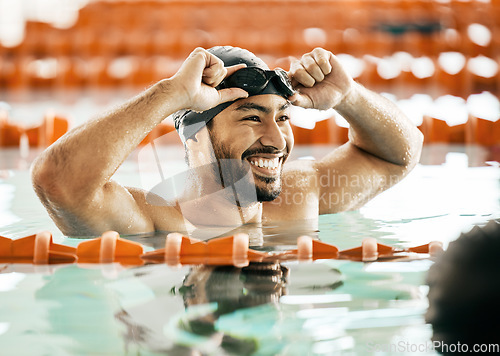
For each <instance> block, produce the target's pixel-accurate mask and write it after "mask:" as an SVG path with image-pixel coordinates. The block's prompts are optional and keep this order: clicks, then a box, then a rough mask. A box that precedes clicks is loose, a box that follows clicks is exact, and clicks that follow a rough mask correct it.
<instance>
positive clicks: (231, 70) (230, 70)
mask: <svg viewBox="0 0 500 356" xmlns="http://www.w3.org/2000/svg"><path fill="white" fill-rule="evenodd" d="M246 66H247V65H246V64H245V63H240V64H236V65H234V66H230V67H226V70H227V74H226V78H227V77H229V76H230V75H231V74H233V73H234V72H236V71H238V70H240V69H243V68H246Z"/></svg>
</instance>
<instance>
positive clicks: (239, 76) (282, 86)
mask: <svg viewBox="0 0 500 356" xmlns="http://www.w3.org/2000/svg"><path fill="white" fill-rule="evenodd" d="M269 82H272V83H273V84H274V86H275V87H276V89H277V90H278V91H279V92H280V94H281V95H282V96H285V97H287V98H288V97H289V96H291V95H293V93H294V92H295V91H294V90H293V87H292V83H291V82H290V79H289V78H288V75H287V73H286V72H285V71H284V70H283V69H281V68H277V69H276V70H263V69H261V68H258V67H246V68H242V69H240V70H238V71H236V72H234V73H233V74H232V75H231V76H229V77H227V78H226V79H224V81H223V82H222V83H221V84H220V86H219V87H220V88H235V87H236V88H240V89H243V90H245V91H246V92H248V94H250V95H256V94H259V93H260V92H261V91H263V90H264V89H265V88H266V87H267V86H268V85H269Z"/></svg>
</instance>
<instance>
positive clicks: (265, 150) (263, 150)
mask: <svg viewBox="0 0 500 356" xmlns="http://www.w3.org/2000/svg"><path fill="white" fill-rule="evenodd" d="M259 153H262V154H276V155H278V154H283V162H284V161H285V160H286V159H287V157H288V147H287V148H285V149H283V150H277V149H276V148H274V147H269V146H263V147H255V148H249V149H248V150H246V151H245V152H243V153H242V155H241V159H245V158H247V157H249V156H253V155H256V154H259Z"/></svg>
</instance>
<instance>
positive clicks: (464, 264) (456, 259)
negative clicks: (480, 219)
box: [426, 221, 500, 354]
mask: <svg viewBox="0 0 500 356" xmlns="http://www.w3.org/2000/svg"><path fill="white" fill-rule="evenodd" d="M499 252H500V224H499V222H497V221H490V222H489V223H488V225H486V226H485V227H483V228H479V227H475V228H473V229H472V230H471V231H470V232H468V233H466V234H462V235H461V236H460V237H459V238H458V239H457V240H456V241H453V242H451V243H450V245H449V247H448V249H447V251H446V252H445V253H444V254H443V255H442V256H441V257H440V258H439V260H438V261H437V262H436V263H435V264H434V265H433V266H432V267H431V268H430V270H429V275H428V280H427V282H428V285H429V288H430V289H429V296H428V297H429V309H428V311H427V314H426V321H427V322H428V323H431V324H432V328H433V342H434V345H435V346H436V349H437V351H440V352H442V353H444V354H448V353H454V352H456V351H457V350H456V345H458V343H460V345H468V346H467V348H468V350H473V347H474V345H475V344H491V343H492V342H498V340H499V335H500V306H499V304H498V303H499V301H500V278H499V273H500V258H499V256H498V254H499ZM464 347H465V346H464ZM454 350H455V351H454ZM462 350H465V349H462Z"/></svg>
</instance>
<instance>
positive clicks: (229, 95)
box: [217, 88, 248, 105]
mask: <svg viewBox="0 0 500 356" xmlns="http://www.w3.org/2000/svg"><path fill="white" fill-rule="evenodd" d="M217 93H219V103H218V104H217V105H219V104H222V103H225V102H228V101H234V100H237V99H243V98H247V97H248V93H247V92H246V91H244V90H243V89H240V88H227V89H221V90H219V91H217Z"/></svg>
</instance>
